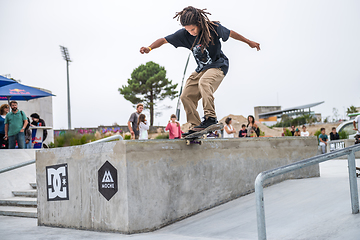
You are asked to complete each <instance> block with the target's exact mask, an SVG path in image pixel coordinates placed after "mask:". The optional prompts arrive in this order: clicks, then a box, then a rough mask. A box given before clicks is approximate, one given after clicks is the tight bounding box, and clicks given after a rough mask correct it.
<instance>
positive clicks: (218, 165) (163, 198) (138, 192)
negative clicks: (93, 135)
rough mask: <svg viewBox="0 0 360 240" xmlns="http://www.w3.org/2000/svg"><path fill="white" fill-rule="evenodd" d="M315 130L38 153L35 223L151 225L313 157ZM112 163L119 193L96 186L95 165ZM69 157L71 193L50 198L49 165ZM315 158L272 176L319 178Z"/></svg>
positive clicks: (125, 229)
mask: <svg viewBox="0 0 360 240" xmlns="http://www.w3.org/2000/svg"><path fill="white" fill-rule="evenodd" d="M316 152H317V140H316V137H305V138H304V137H297V138H290V137H289V138H287V137H283V138H256V139H253V138H245V139H207V140H204V142H203V145H201V146H199V145H190V146H186V143H185V141H184V140H151V141H119V142H110V143H102V144H97V145H90V146H77V147H69V148H61V149H46V150H41V151H39V152H37V155H36V172H37V187H38V224H39V225H44V226H57V227H70V228H78V229H88V230H95V231H115V232H121V233H127V234H131V233H139V232H148V231H153V230H156V229H158V228H160V227H162V226H165V225H168V224H170V223H173V222H175V221H178V220H181V219H183V218H186V217H188V216H191V215H193V214H196V213H198V212H201V211H203V210H206V209H209V208H212V207H214V206H217V205H219V204H222V203H225V202H227V201H230V200H232V199H235V198H238V197H240V196H243V195H246V194H248V193H251V192H253V191H254V181H255V178H256V176H257V174H258V173H260V172H262V171H265V170H269V169H272V168H276V167H279V166H283V165H286V164H290V163H293V162H296V161H299V160H302V159H305V158H309V157H312V156H315V155H316ZM106 161H109V162H110V163H111V164H112V165H113V166H114V167H115V168H116V169H117V183H118V192H117V193H116V194H115V195H114V196H113V197H112V198H111V199H110V200H109V201H107V200H106V199H105V197H103V196H102V195H101V194H100V193H99V189H98V175H97V174H98V170H99V169H100V168H101V166H102V165H103V164H104V163H105V162H106ZM64 163H66V164H67V168H68V184H69V185H68V189H69V200H62V201H47V186H46V167H47V166H52V165H57V164H64ZM318 176H320V173H319V166H318V165H314V166H311V167H308V168H304V169H300V170H298V171H295V172H291V173H288V174H286V175H282V176H279V177H276V178H273V179H271V180H270V181H268V182H267V184H274V183H277V182H280V181H284V180H286V179H294V178H308V177H318Z"/></svg>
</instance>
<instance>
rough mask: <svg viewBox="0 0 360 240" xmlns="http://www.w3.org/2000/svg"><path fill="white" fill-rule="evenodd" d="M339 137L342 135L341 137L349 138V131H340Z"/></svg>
mask: <svg viewBox="0 0 360 240" xmlns="http://www.w3.org/2000/svg"><path fill="white" fill-rule="evenodd" d="M339 137H340V139H348V138H349V133H348V132H347V131H340V132H339Z"/></svg>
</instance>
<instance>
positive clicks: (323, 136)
mask: <svg viewBox="0 0 360 240" xmlns="http://www.w3.org/2000/svg"><path fill="white" fill-rule="evenodd" d="M320 131H321V134H320V135H319V145H320V147H321V152H322V153H323V154H324V153H325V152H326V145H327V142H328V140H329V139H328V136H327V135H326V134H325V128H321V129H320Z"/></svg>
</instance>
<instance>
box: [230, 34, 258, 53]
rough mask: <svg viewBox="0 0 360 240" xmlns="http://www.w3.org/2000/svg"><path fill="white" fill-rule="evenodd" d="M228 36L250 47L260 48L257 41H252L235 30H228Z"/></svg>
mask: <svg viewBox="0 0 360 240" xmlns="http://www.w3.org/2000/svg"><path fill="white" fill-rule="evenodd" d="M230 37H232V38H233V39H236V40H238V41H242V42H244V43H247V44H248V45H249V46H250V47H251V48H256V49H257V50H258V51H259V50H260V44H259V43H257V42H253V41H251V40H249V39H247V38H245V37H243V36H242V35H240V34H238V33H237V32H235V31H233V30H230Z"/></svg>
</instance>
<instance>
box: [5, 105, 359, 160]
mask: <svg viewBox="0 0 360 240" xmlns="http://www.w3.org/2000/svg"><path fill="white" fill-rule="evenodd" d="M143 109H144V106H143V104H141V103H139V104H138V105H137V106H136V112H134V113H132V114H131V116H130V118H129V121H128V127H129V130H130V133H131V139H148V130H149V123H148V121H147V120H146V116H145V115H144V114H142V111H143ZM1 114H3V112H1ZM176 120H177V119H176V115H175V114H172V115H171V116H170V120H169V122H168V124H167V126H166V128H165V131H168V132H169V139H180V138H181V137H182V136H184V132H183V131H182V130H181V127H180V123H179V122H177V121H176ZM359 122H360V115H359V116H358V117H357V118H356V119H355V120H354V130H356V131H358V132H359V133H358V134H359V135H360V131H359V130H358V128H357V127H356V124H358V125H359V124H360V123H359ZM301 129H302V130H301V131H300V130H299V128H295V126H291V127H290V129H287V128H283V133H282V136H294V137H296V136H301V137H308V136H310V134H309V132H308V131H307V129H306V126H305V125H303V126H302V127H301ZM320 132H321V133H320V135H319V136H318V141H319V146H320V147H321V151H322V153H325V152H326V146H327V144H328V141H329V140H330V141H334V140H339V139H340V136H339V134H338V133H337V132H336V128H335V127H333V128H332V131H331V133H330V139H329V138H328V135H326V133H325V128H321V129H320ZM236 134H237V131H236V130H235V128H234V127H233V126H232V119H231V118H230V117H228V118H226V119H225V126H224V129H223V132H222V137H223V138H235V135H236ZM259 136H260V128H259V127H258V126H257V124H256V123H255V118H254V116H252V115H249V116H248V117H247V124H242V126H241V129H240V131H239V132H238V137H239V138H243V137H259Z"/></svg>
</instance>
